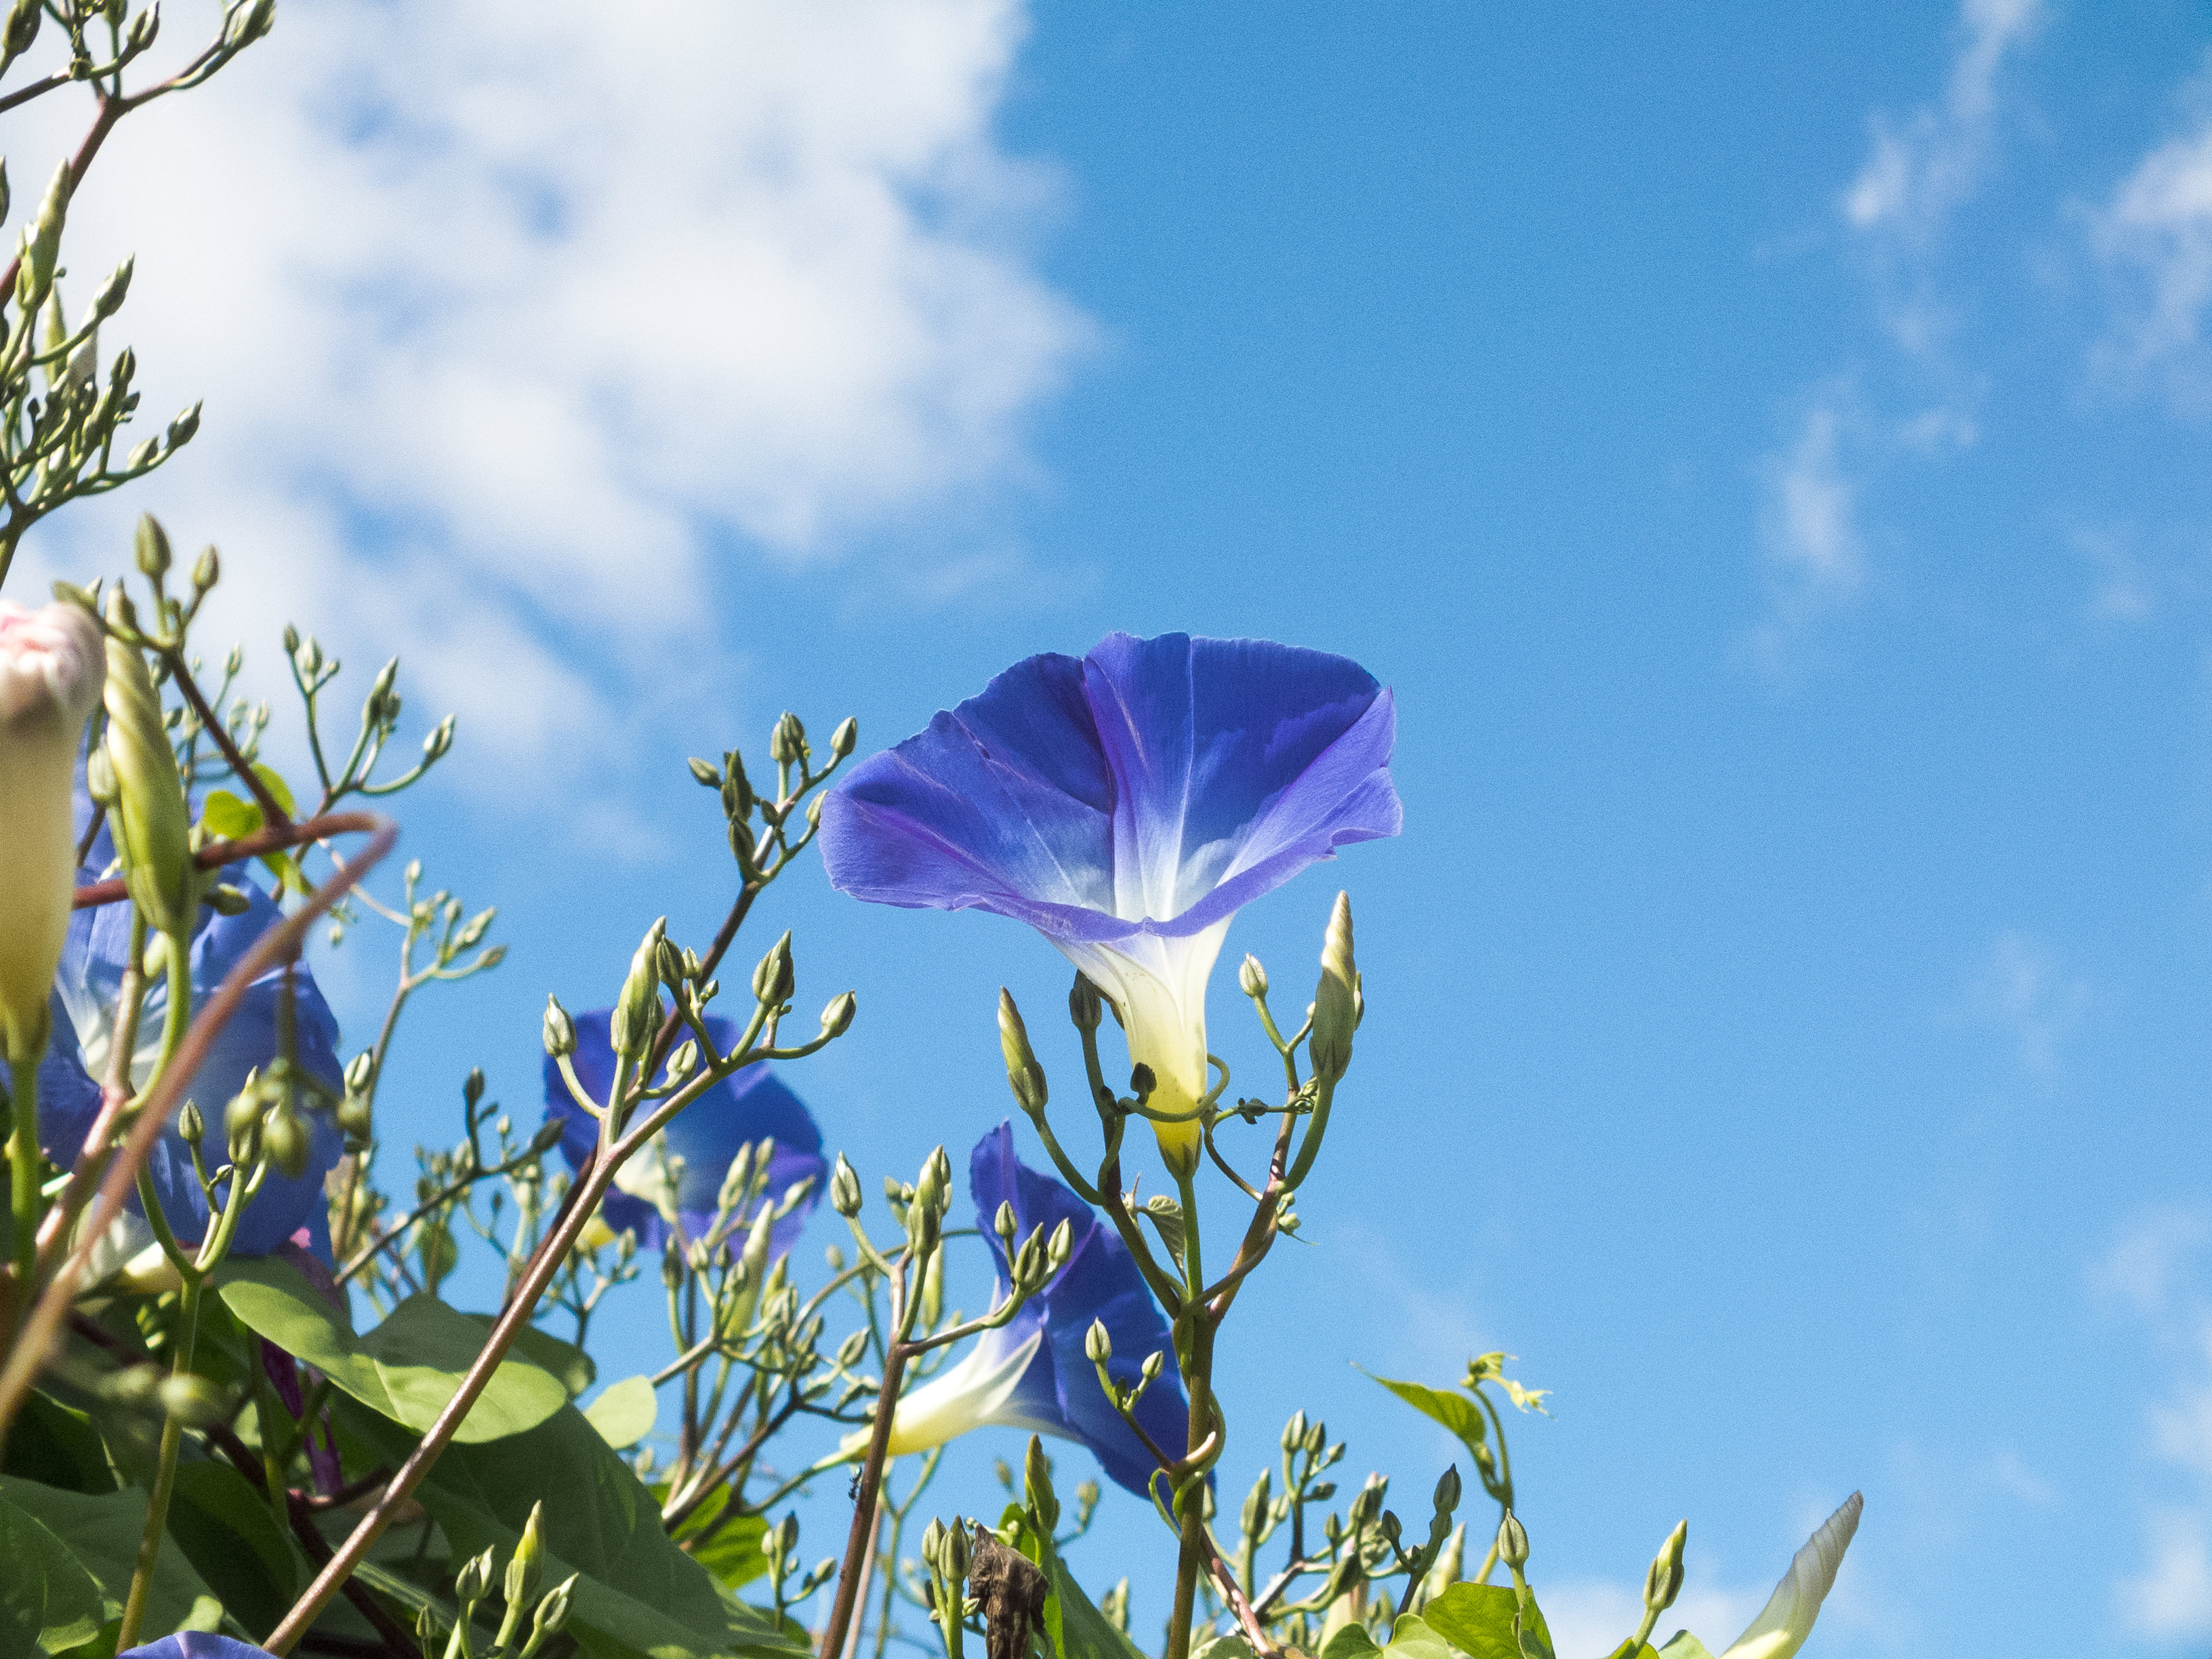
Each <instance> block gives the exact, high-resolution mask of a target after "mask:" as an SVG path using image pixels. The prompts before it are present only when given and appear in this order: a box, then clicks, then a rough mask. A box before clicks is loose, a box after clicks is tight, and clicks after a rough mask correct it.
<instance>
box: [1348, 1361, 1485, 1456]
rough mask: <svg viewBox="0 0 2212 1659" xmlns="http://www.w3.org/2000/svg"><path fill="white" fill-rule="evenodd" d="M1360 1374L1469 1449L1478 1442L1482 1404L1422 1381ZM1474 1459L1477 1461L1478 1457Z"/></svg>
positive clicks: (1479, 1439) (1365, 1373) (1481, 1432)
mask: <svg viewBox="0 0 2212 1659" xmlns="http://www.w3.org/2000/svg"><path fill="white" fill-rule="evenodd" d="M1360 1375H1361V1376H1368V1377H1373V1378H1374V1380H1375V1381H1376V1382H1377V1383H1381V1384H1382V1385H1383V1387H1384V1388H1386V1389H1389V1390H1390V1392H1391V1393H1392V1394H1395V1395H1397V1396H1398V1398H1399V1399H1401V1400H1402V1401H1405V1402H1406V1403H1407V1405H1408V1406H1411V1407H1413V1409H1414V1410H1415V1411H1417V1412H1419V1413H1420V1414H1421V1415H1422V1416H1424V1417H1426V1418H1431V1419H1434V1420H1436V1421H1437V1422H1439V1423H1441V1424H1443V1425H1444V1426H1445V1427H1446V1428H1448V1429H1449V1430H1450V1431H1452V1432H1453V1433H1454V1434H1455V1435H1457V1436H1458V1437H1460V1440H1461V1441H1462V1443H1464V1444H1465V1445H1466V1447H1467V1449H1468V1450H1469V1451H1470V1452H1471V1451H1474V1449H1476V1448H1477V1447H1479V1446H1480V1445H1481V1444H1482V1440H1483V1433H1484V1430H1483V1417H1482V1407H1480V1406H1478V1405H1476V1404H1475V1403H1474V1401H1472V1400H1470V1399H1468V1397H1467V1396H1466V1395H1463V1394H1451V1393H1448V1392H1447V1391H1446V1390H1444V1389H1432V1388H1430V1387H1429V1386H1428V1385H1427V1384H1426V1383H1401V1382H1398V1381H1397V1380H1395V1378H1392V1377H1388V1376H1375V1373H1374V1372H1372V1371H1362V1372H1361V1373H1360ZM1476 1461H1477V1462H1478V1464H1479V1463H1480V1461H1481V1460H1480V1458H1478V1459H1477V1460H1476Z"/></svg>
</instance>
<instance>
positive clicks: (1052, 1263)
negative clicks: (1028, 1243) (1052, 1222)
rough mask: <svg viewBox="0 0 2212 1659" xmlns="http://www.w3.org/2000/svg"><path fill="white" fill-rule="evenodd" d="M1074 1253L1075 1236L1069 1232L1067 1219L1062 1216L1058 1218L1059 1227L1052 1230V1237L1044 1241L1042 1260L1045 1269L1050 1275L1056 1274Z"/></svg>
mask: <svg viewBox="0 0 2212 1659" xmlns="http://www.w3.org/2000/svg"><path fill="white" fill-rule="evenodd" d="M1074 1251H1075V1235H1074V1234H1073V1232H1072V1231H1070V1230H1069V1227H1068V1225H1067V1218H1066V1217H1065V1216H1063V1217H1061V1218H1060V1225H1058V1226H1057V1227H1054V1229H1053V1230H1052V1237H1050V1238H1048V1240H1046V1241H1045V1247H1044V1259H1045V1266H1046V1267H1047V1269H1048V1271H1049V1272H1052V1273H1058V1272H1059V1271H1060V1269H1061V1268H1062V1267H1066V1265H1067V1258H1068V1257H1069V1256H1070V1255H1073V1254H1074Z"/></svg>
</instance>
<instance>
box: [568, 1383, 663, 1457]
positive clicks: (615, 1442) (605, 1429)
mask: <svg viewBox="0 0 2212 1659" xmlns="http://www.w3.org/2000/svg"><path fill="white" fill-rule="evenodd" d="M584 1415H585V1417H586V1418H587V1419H590V1422H591V1425H592V1427H593V1428H595V1429H597V1430H598V1431H599V1434H600V1437H602V1438H603V1439H605V1441H606V1443H607V1444H609V1445H610V1446H612V1447H613V1448H614V1449H616V1450H617V1451H620V1450H622V1449H623V1448H624V1447H626V1446H635V1444H637V1443H638V1442H639V1441H641V1440H642V1439H644V1438H645V1437H646V1436H647V1435H648V1434H651V1433H652V1432H653V1419H655V1418H657V1417H659V1415H660V1397H659V1395H656V1394H654V1393H653V1379H652V1378H651V1377H649V1376H625V1377H624V1378H623V1380H622V1381H621V1382H619V1383H610V1384H609V1385H608V1386H607V1389H606V1392H605V1393H604V1394H602V1395H600V1396H599V1398H598V1399H597V1400H594V1401H592V1403H591V1404H590V1405H588V1406H586V1407H584Z"/></svg>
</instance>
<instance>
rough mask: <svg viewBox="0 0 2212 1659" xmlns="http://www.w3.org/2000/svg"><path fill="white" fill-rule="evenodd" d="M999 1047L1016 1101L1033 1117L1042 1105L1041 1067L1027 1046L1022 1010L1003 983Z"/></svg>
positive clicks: (1027, 1031)
mask: <svg viewBox="0 0 2212 1659" xmlns="http://www.w3.org/2000/svg"><path fill="white" fill-rule="evenodd" d="M999 1049H1000V1053H1001V1054H1004V1055H1005V1056H1006V1085H1007V1086H1008V1087H1009V1088H1011V1089H1012V1091H1014V1101H1015V1103H1016V1104H1018V1106H1020V1108H1021V1109H1022V1110H1023V1111H1024V1112H1026V1113H1027V1114H1028V1115H1030V1117H1032V1118H1034V1117H1036V1115H1038V1114H1040V1113H1041V1112H1042V1111H1043V1110H1044V1109H1045V1102H1046V1098H1047V1091H1046V1089H1045V1082H1044V1067H1043V1066H1040V1065H1038V1064H1037V1060H1036V1054H1034V1053H1033V1052H1031V1050H1030V1033H1029V1028H1028V1027H1027V1026H1025V1025H1024V1024H1022V1011H1021V1010H1020V1009H1019V1008H1017V1007H1016V1006H1014V999H1013V995H1012V993H1011V992H1009V991H1008V990H1007V989H1006V987H1005V986H1003V985H1002V986H1000V987H999Z"/></svg>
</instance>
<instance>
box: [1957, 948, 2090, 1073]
mask: <svg viewBox="0 0 2212 1659" xmlns="http://www.w3.org/2000/svg"><path fill="white" fill-rule="evenodd" d="M1973 1000H1974V1006H1975V1007H1976V1009H1977V1010H1978V1012H1980V1013H1981V1014H1982V1016H1983V1017H1984V1018H1986V1019H1988V1020H1989V1021H1990V1023H1991V1024H1995V1025H1996V1026H1998V1027H1999V1028H2000V1029H2001V1030H2005V1031H2007V1032H2008V1033H2010V1034H2011V1036H2012V1038H2013V1040H2014V1042H2015V1043H2016V1044H2017V1045H2018V1047H2019V1053H2020V1062H2021V1065H2022V1066H2024V1067H2026V1068H2027V1070H2029V1071H2031V1072H2034V1073H2044V1074H2047V1073H2051V1072H2052V1071H2055V1070H2056V1069H2057V1065H2058V1050H2059V1045H2060V1044H2061V1043H2062V1042H2064V1041H2065V1039H2066V1038H2067V1037H2068V1036H2071V1035H2072V1034H2073V1032H2074V1030H2075V1028H2076V1027H2077V1026H2079V1025H2080V1024H2081V1019H2082V1017H2083V1016H2084V1015H2086V1014H2087V1012H2088V1011H2089V1006H2090V1004H2091V1001H2092V1000H2093V999H2092V993H2091V991H2090V988H2089V983H2088V981H2087V980H2084V979H2082V978H2081V977H2079V976H2078V975H2073V974H2069V972H2068V971H2067V970H2066V969H2065V968H2064V966H2063V964H2062V963H2060V962H2059V960H2058V958H2057V957H2056V956H2055V955H2054V954H2053V953H2052V952H2051V950H2050V948H2049V947H2048V946H2046V945H2042V944H2040V943H2039V942H2038V941H2037V940H2035V939H2030V938H2029V937H2028V936H2027V935H2026V934H2025V933H2001V934H1999V935H1998V937H1997V939H1996V943H1995V944H1994V945H1991V946H1990V953H1989V956H1988V957H1987V958H1986V960H1985V961H1984V964H1983V968H1982V972H1981V975H1980V978H1979V979H1978V981H1977V982H1976V984H1975V987H1974V993H1973Z"/></svg>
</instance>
